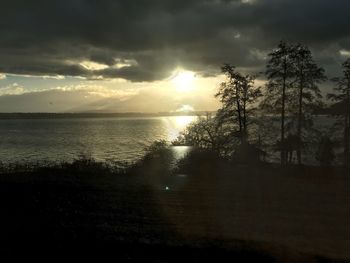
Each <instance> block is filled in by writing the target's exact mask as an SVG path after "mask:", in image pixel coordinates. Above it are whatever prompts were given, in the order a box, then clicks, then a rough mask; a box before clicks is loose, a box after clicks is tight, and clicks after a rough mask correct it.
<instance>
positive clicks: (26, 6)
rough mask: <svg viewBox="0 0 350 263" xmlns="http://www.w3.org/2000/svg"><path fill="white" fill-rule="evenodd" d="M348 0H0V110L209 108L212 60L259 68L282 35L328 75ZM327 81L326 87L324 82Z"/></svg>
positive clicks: (347, 38)
mask: <svg viewBox="0 0 350 263" xmlns="http://www.w3.org/2000/svg"><path fill="white" fill-rule="evenodd" d="M349 10H350V1H348V0H134V1H130V0H36V1H28V0H11V1H8V0H3V1H1V8H0V112H38V111H41V112H81V111H106V112H118V111H123V112H125V111H142V112H158V111H177V110H182V109H195V110H214V109H216V108H217V107H218V102H217V101H216V100H215V99H214V98H213V94H214V93H215V90H216V89H217V87H218V84H219V83H220V81H221V80H222V76H220V74H219V73H220V72H219V68H220V65H221V64H222V63H232V64H233V65H236V66H237V67H239V69H241V70H243V71H246V72H260V71H263V70H264V64H265V62H266V54H267V53H268V52H269V51H271V49H272V48H274V47H275V46H276V45H277V44H278V42H279V41H280V40H281V39H284V40H287V41H297V42H301V43H304V44H306V45H308V46H309V47H310V48H311V49H312V51H313V53H314V56H315V59H316V60H317V62H318V63H319V64H320V65H322V66H323V67H324V68H325V69H326V72H327V75H328V76H329V77H333V76H336V75H337V74H339V73H338V72H339V69H340V67H339V65H340V64H341V62H342V61H343V60H344V59H346V58H347V57H350V27H349V21H350V20H349ZM324 89H325V90H326V89H327V85H326V86H325V87H324Z"/></svg>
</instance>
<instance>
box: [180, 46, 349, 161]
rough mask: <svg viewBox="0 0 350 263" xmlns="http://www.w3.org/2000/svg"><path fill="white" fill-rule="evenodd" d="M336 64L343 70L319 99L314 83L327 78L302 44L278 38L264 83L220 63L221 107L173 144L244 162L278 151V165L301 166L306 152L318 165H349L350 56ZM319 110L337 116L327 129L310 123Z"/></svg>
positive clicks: (260, 158) (272, 154)
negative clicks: (326, 93) (323, 96)
mask: <svg viewBox="0 0 350 263" xmlns="http://www.w3.org/2000/svg"><path fill="white" fill-rule="evenodd" d="M342 69H343V75H342V76H341V77H338V78H333V79H332V81H333V82H334V83H335V84H336V87H335V88H334V93H333V94H328V95H327V98H328V100H327V101H324V100H322V94H321V91H320V89H319V85H320V84H321V83H322V82H325V81H326V80H327V77H326V75H325V71H324V69H323V68H321V67H319V66H318V65H317V63H316V62H315V61H314V59H313V56H312V53H311V51H310V50H309V48H308V47H306V46H304V45H301V44H289V43H285V42H280V44H279V45H278V47H277V48H276V49H275V50H273V51H272V52H271V53H270V54H268V61H267V65H266V72H265V78H266V82H265V84H264V87H257V86H256V84H255V82H256V80H257V79H258V78H259V77H260V75H254V74H253V75H252V74H243V73H241V72H238V71H237V70H236V68H235V67H234V66H232V65H231V64H225V65H224V66H223V67H222V73H223V74H225V75H226V80H225V81H224V82H223V83H221V86H220V88H219V91H218V92H217V94H216V97H217V98H218V99H219V100H220V102H221V103H222V107H221V108H220V109H219V111H218V112H217V114H215V115H213V114H207V116H206V117H200V118H199V120H198V121H197V122H195V123H193V124H191V125H190V126H189V127H188V128H187V129H186V131H184V132H183V133H182V134H181V136H180V137H179V138H178V139H177V140H176V141H175V142H174V145H191V146H194V147H198V148H202V149H207V150H211V151H213V152H216V153H218V154H219V155H220V156H221V157H223V158H226V159H237V157H239V159H241V161H244V160H245V161H246V162H249V161H250V160H251V159H252V160H254V161H256V159H259V160H261V161H265V160H266V157H271V156H276V153H277V152H279V153H280V154H279V156H280V157H279V160H280V163H281V165H282V166H286V165H294V164H297V165H299V166H301V165H303V156H304V157H305V156H310V153H312V154H313V156H314V159H315V160H317V162H319V164H320V165H326V166H329V165H332V164H333V165H334V164H336V161H337V160H338V164H339V163H341V164H342V165H343V166H349V165H350V162H349V160H350V159H349V143H350V117H349V116H350V59H348V60H346V61H345V62H344V63H343V65H342ZM320 113H324V114H327V116H328V117H329V118H330V119H331V120H333V119H336V120H337V121H336V122H335V124H334V125H333V126H330V127H329V129H328V131H324V130H322V131H321V130H318V129H317V127H316V126H315V123H314V119H315V118H314V117H315V116H316V115H317V114H320ZM330 125H331V124H330ZM326 137H327V138H326ZM277 138H278V139H277ZM315 145H317V146H316V147H315ZM335 148H337V149H335ZM340 149H342V154H340V153H339V150H340ZM336 150H337V151H336ZM248 153H249V154H248ZM336 153H337V154H336ZM247 154H248V155H247ZM294 154H295V156H294ZM336 155H337V156H336ZM250 157H251V158H250ZM336 157H337V158H336ZM270 159H271V158H270ZM274 159H276V158H274Z"/></svg>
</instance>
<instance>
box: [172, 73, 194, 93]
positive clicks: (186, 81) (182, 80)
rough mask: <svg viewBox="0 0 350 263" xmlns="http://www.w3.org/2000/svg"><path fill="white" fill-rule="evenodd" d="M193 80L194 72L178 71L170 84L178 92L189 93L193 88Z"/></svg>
mask: <svg viewBox="0 0 350 263" xmlns="http://www.w3.org/2000/svg"><path fill="white" fill-rule="evenodd" d="M194 79H195V74H194V72H191V71H179V72H177V73H176V74H175V76H174V77H173V78H172V82H173V84H174V85H175V87H176V90H177V91H178V92H189V91H191V90H192V88H193V81H194Z"/></svg>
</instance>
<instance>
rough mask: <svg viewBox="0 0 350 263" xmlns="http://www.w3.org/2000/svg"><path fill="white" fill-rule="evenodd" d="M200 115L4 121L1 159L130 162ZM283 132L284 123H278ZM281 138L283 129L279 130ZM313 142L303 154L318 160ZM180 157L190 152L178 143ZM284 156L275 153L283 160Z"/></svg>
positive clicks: (322, 124)
mask: <svg viewBox="0 0 350 263" xmlns="http://www.w3.org/2000/svg"><path fill="white" fill-rule="evenodd" d="M197 118H198V117H197V116H156V117H145V116H142V117H134V116H133V117H69V118H9V119H0V163H3V164H12V163H41V162H44V163H47V162H53V163H57V162H71V161H74V160H75V159H78V158H82V157H84V158H86V157H87V158H93V159H95V160H97V161H103V162H107V163H111V164H119V165H121V164H123V165H129V164H132V163H135V162H137V161H138V160H140V159H141V158H142V157H143V156H144V154H145V153H146V151H147V147H149V146H150V145H151V144H152V143H153V142H154V141H157V140H165V141H167V142H169V143H170V142H171V141H173V140H175V139H176V138H177V137H178V136H179V134H180V133H181V132H182V131H183V130H184V129H185V128H186V126H187V125H189V124H190V123H191V122H193V121H195V120H196V119H197ZM333 122H334V119H333V118H330V117H327V116H318V117H316V118H315V126H316V128H318V130H319V131H322V133H327V131H329V127H331V126H332V123H333ZM273 126H276V127H275V128H276V129H275V130H276V131H278V129H279V128H278V127H279V122H278V120H277V122H275V123H274V125H273ZM276 136H277V137H278V133H276ZM316 148H317V145H316V144H315V145H310V147H309V149H308V151H309V152H306V153H305V154H304V156H303V159H304V161H305V162H307V163H314V162H315V158H314V154H313V153H311V152H310V149H311V150H312V149H316ZM173 150H174V151H175V152H174V155H175V156H177V159H178V158H181V157H182V156H183V155H184V154H186V152H187V151H186V150H185V149H184V148H180V147H177V148H176V147H174V149H173ZM278 158H279V154H278V153H274V155H271V156H270V159H271V161H276V162H277V161H278Z"/></svg>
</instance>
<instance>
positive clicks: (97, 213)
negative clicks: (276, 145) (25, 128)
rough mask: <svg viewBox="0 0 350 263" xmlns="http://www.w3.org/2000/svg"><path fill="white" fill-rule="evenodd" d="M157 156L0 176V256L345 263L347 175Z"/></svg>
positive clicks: (348, 250)
mask: <svg viewBox="0 0 350 263" xmlns="http://www.w3.org/2000/svg"><path fill="white" fill-rule="evenodd" d="M162 158H165V157H164V156H163V155H160V156H158V159H152V160H146V161H145V162H144V163H143V164H142V165H139V166H135V167H134V168H132V169H129V170H127V171H124V172H123V171H118V172H115V171H114V172H112V171H110V170H109V169H106V168H105V167H104V166H103V165H101V164H96V163H94V162H90V161H88V160H80V161H77V162H75V163H74V164H70V165H61V166H56V167H51V168H40V169H35V170H34V171H30V172H20V171H16V172H11V173H5V174H2V175H1V176H0V208H1V218H0V233H1V237H0V240H1V247H0V252H1V255H2V256H9V255H10V256H12V257H14V258H16V257H23V258H29V257H38V258H44V259H47V260H50V259H57V258H68V257H69V258H72V257H74V258H77V259H86V258H89V259H91V258H95V259H101V258H107V256H108V257H112V259H113V260H118V261H120V262H125V261H127V262H140V261H146V262H179V261H186V262H187V261H189V262H213V261H217V262H228V261H229V262H234V261H236V262H250V261H253V262H350V261H347V260H349V259H350V225H349V222H350V221H349V218H350V205H349V204H350V193H349V192H350V180H349V177H350V174H347V172H348V171H346V170H343V169H340V168H339V169H331V168H329V169H320V168H310V167H309V168H305V167H304V168H302V169H301V168H292V167H291V168H288V169H283V170H281V169H279V168H275V167H272V166H266V165H265V166H260V167H249V166H237V165H235V166H233V165H230V164H227V163H223V162H221V161H213V160H210V161H209V160H203V159H201V158H199V159H194V160H191V165H190V166H189V165H188V163H187V164H186V163H184V164H183V166H182V169H180V170H178V171H174V172H169V171H168V170H167V167H166V166H165V165H163V164H164V163H165V162H163V161H164V160H162Z"/></svg>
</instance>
